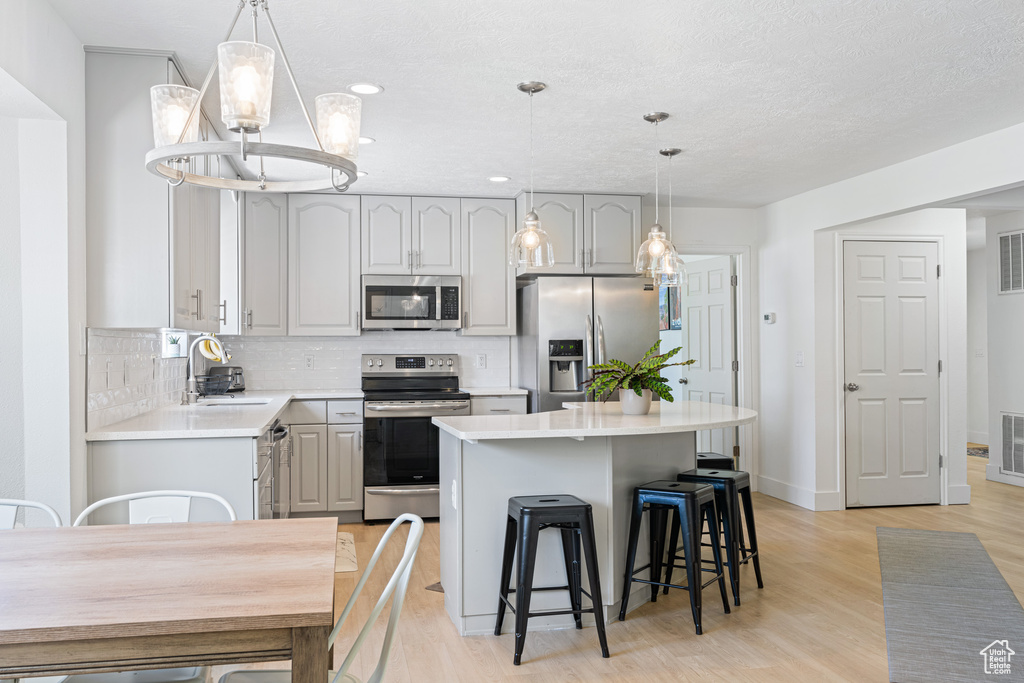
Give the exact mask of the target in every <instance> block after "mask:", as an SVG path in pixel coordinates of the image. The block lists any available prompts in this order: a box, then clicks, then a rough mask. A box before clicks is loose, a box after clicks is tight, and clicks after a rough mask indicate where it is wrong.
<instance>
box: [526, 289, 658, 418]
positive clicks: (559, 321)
mask: <svg viewBox="0 0 1024 683" xmlns="http://www.w3.org/2000/svg"><path fill="white" fill-rule="evenodd" d="M518 297H519V313H518V315H519V336H518V344H519V377H520V383H521V385H522V386H523V388H525V389H527V390H529V392H530V396H529V408H530V412H531V413H538V412H546V411H550V410H560V409H561V408H562V403H563V402H565V401H584V400H588V399H586V398H585V394H584V391H583V390H581V389H580V383H581V382H583V381H585V380H586V379H589V378H590V374H591V373H590V371H589V370H587V367H588V366H590V365H593V364H595V363H603V362H605V361H607V360H608V359H610V358H616V359H618V360H622V361H625V362H627V363H636V362H637V361H639V360H640V358H642V357H643V354H644V352H645V351H646V350H647V349H649V348H650V347H651V345H652V344H654V342H655V341H657V340H658V292H657V290H656V289H655V288H654V287H653V286H652V285H651V281H650V280H649V279H647V278H638V277H637V278H634V277H558V276H547V277H544V276H541V277H538V278H537V279H536V280H533V281H531V282H529V283H528V284H526V285H525V286H523V287H522V288H521V289H520V290H519V292H518ZM614 400H617V397H616V398H615V399H614Z"/></svg>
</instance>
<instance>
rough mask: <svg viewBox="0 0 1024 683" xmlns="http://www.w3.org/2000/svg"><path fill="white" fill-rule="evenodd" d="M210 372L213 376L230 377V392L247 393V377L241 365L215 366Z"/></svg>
mask: <svg viewBox="0 0 1024 683" xmlns="http://www.w3.org/2000/svg"><path fill="white" fill-rule="evenodd" d="M208 372H209V373H210V374H211V375H228V376H230V377H231V383H230V384H228V391H245V375H243V374H242V367H241V366H240V365H213V366H211V367H210V368H209V370H208Z"/></svg>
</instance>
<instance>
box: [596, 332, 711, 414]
mask: <svg viewBox="0 0 1024 683" xmlns="http://www.w3.org/2000/svg"><path fill="white" fill-rule="evenodd" d="M660 349H661V340H660V339H659V340H658V341H656V342H655V343H654V346H652V347H651V348H650V349H648V350H647V353H645V354H644V357H643V358H641V359H640V362H639V363H637V364H636V365H630V364H629V363H626V362H624V361H621V360H616V359H614V358H613V359H611V360H609V361H608V362H607V363H599V364H597V365H591V366H590V369H591V370H593V371H594V377H593V379H590V380H588V381H587V382H584V384H585V385H587V384H589V385H590V386H588V387H587V393H588V394H590V395H591V396H593V397H594V398H600V399H601V400H602V401H607V400H608V398H609V397H610V396H611V395H612V392H614V391H618V392H619V402H620V403H621V404H622V412H623V413H625V414H626V415H646V414H647V413H648V412H649V411H650V410H651V399H652V397H653V394H657V395H658V396H660V397H661V400H663V401H668V402H670V403H671V402H672V401H673V400H674V399H673V397H672V389H671V388H670V387H669V386H668V384H666V383H665V382H667V381H668V380H667V379H666V378H664V377H662V376H661V371H662V370H664V369H665V368H669V367H673V366H676V365H691V364H693V363H695V362H696V361H694V360H693V359H692V358H691V359H690V360H686V361H682V362H679V363H669V362H668V361H669V359H671V358H672V356H674V355H676V354H677V353H679V352H680V351H682V349H683V347H681V346H677V347H676V348H674V349H672V350H671V351H667V352H665V353H659V351H660Z"/></svg>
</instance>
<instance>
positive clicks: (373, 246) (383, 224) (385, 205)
mask: <svg viewBox="0 0 1024 683" xmlns="http://www.w3.org/2000/svg"><path fill="white" fill-rule="evenodd" d="M361 199H362V218H363V220H362V232H363V239H362V254H363V275H406V274H409V273H411V272H412V256H413V254H412V252H413V246H412V216H411V214H412V200H411V199H410V198H409V197H369V196H364V197H362V198H361Z"/></svg>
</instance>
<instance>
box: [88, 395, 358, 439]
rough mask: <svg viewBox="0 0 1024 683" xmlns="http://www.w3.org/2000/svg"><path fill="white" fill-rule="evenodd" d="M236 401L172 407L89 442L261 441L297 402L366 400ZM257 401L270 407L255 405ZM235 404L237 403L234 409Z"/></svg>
mask: <svg viewBox="0 0 1024 683" xmlns="http://www.w3.org/2000/svg"><path fill="white" fill-rule="evenodd" d="M233 396H234V398H226V397H225V396H210V397H206V398H207V399H213V400H215V401H217V402H218V403H219V405H210V404H209V403H207V402H206V401H203V402H200V403H196V404H194V405H189V406H180V405H169V406H164V407H163V408H158V409H157V410H153V411H151V412H148V413H144V414H142V415H138V416H136V417H132V418H129V419H127V420H122V421H121V422H116V423H114V424H111V425H107V426H106V427H102V428H100V429H94V430H90V431H89V432H87V433H86V435H85V440H86V441H130V440H134V439H208V438H230V437H257V436H260V435H261V434H262V433H263V432H265V431H266V430H267V428H268V427H270V426H271V425H272V424H273V423H274V420H276V419H277V418H279V417H280V416H281V413H283V412H284V410H285V408H287V407H288V402H289V401H291V400H293V399H303V400H306V399H325V400H331V399H346V398H347V399H362V398H363V392H362V391H361V390H359V389H336V390H331V389H303V390H297V391H246V392H243V393H240V394H233ZM253 400H260V401H264V400H265V401H266V403H260V404H255V405H254V404H253V403H251V402H252V401H253ZM233 402H237V403H235V404H234V405H233Z"/></svg>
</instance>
